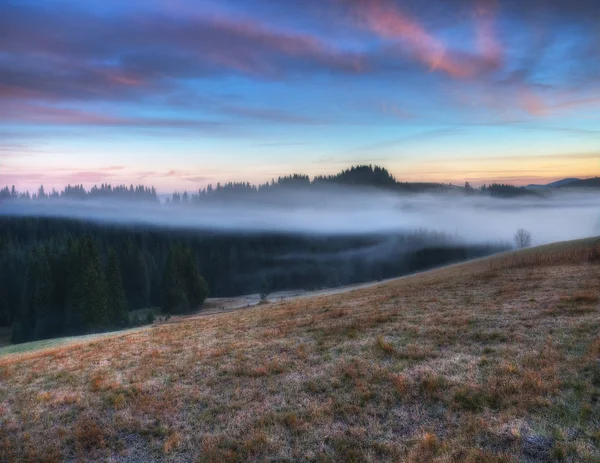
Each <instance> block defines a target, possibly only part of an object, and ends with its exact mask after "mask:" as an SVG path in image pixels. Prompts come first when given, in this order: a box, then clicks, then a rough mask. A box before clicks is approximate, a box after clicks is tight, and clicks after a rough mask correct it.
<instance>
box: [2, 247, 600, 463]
mask: <svg viewBox="0 0 600 463" xmlns="http://www.w3.org/2000/svg"><path fill="white" fill-rule="evenodd" d="M595 245H596V243H595V242H585V243H583V244H582V243H576V244H575V245H564V244H563V245H561V246H555V247H550V248H545V249H542V250H539V249H538V250H528V251H526V252H525V253H523V254H514V255H513V254H510V255H503V256H498V257H495V258H492V259H488V260H481V261H477V262H474V263H470V264H461V265H458V266H455V267H451V268H446V269H442V270H438V271H433V272H429V273H426V274H423V275H419V276H415V277H411V278H406V279H402V280H397V281H394V282H391V283H386V284H383V285H381V286H377V287H372V288H366V289H360V290H357V291H354V292H351V293H345V294H340V295H336V296H327V297H319V298H314V299H304V300H299V301H294V302H281V303H270V304H268V305H265V306H261V307H256V308H252V309H248V310H244V311H240V312H236V313H227V314H220V315H213V316H207V317H198V318H193V317H192V318H189V317H188V318H185V319H180V320H175V321H174V323H171V324H167V325H159V326H154V327H151V328H147V329H143V330H138V331H135V332H129V333H124V334H120V335H115V336H112V337H105V338H101V339H94V340H92V341H89V342H87V343H79V344H77V345H67V346H58V347H53V348H50V349H46V350H42V351H36V352H27V353H20V354H14V355H11V356H6V357H3V358H0V461H36V462H37V461H65V460H66V461H78V460H92V461H93V460H96V461H105V460H109V459H110V460H111V461H215V462H216V461H219V462H220V461H248V460H251V461H252V460H254V461H257V460H261V461H262V460H277V461H281V460H288V461H289V460H310V461H381V460H389V461H399V460H400V461H409V462H410V461H412V462H421V461H439V462H453V461H456V462H458V461H471V462H503V461H553V460H554V461H559V460H564V461H600V303H599V298H598V295H599V294H600V265H598V261H597V259H595V257H594V246H595ZM546 253H547V255H546ZM545 256H546V257H545Z"/></svg>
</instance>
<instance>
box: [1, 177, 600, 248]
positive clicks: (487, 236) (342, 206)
mask: <svg viewBox="0 0 600 463" xmlns="http://www.w3.org/2000/svg"><path fill="white" fill-rule="evenodd" d="M0 216H21V217H23V216H25V217H27V216H31V217H57V218H71V219H77V220H88V221H94V222H99V223H110V224H121V225H151V226H156V227H166V228H174V229H198V230H203V231H216V232H218V231H223V232H236V233H265V232H276V233H292V234H293V233H298V234H310V235H313V234H317V235H339V234H341V235H365V234H389V233H399V232H400V233H402V232H411V231H414V230H417V229H428V230H432V231H436V232H442V233H447V234H449V235H453V236H456V237H457V238H460V239H464V240H466V241H468V242H471V243H483V242H490V241H508V240H512V236H513V235H514V232H515V231H516V229H517V228H525V229H527V230H529V231H530V232H531V233H532V236H533V243H534V244H544V243H549V242H554V241H560V240H570V239H577V238H584V237H588V236H594V235H600V194H599V193H598V192H576V193H575V192H565V193H556V194H554V195H552V196H548V197H521V198H515V199H498V198H491V197H489V196H481V195H476V196H465V195H462V194H446V195H401V194H398V193H389V192H384V191H380V190H361V189H356V188H351V189H347V188H329V189H323V190H321V191H318V192H315V191H301V190H282V191H281V194H278V195H277V197H276V198H274V197H270V198H268V199H267V198H261V199H256V198H244V197H239V196H238V197H235V196H232V197H231V198H228V199H226V200H224V199H214V200H206V201H203V202H200V203H197V204H185V205H184V204H169V205H158V204H149V203H144V202H136V203H131V202H120V201H114V200H112V201H98V200H85V201H71V200H65V199H55V200H51V199H45V200H37V201H23V200H16V201H11V200H8V201H3V202H0Z"/></svg>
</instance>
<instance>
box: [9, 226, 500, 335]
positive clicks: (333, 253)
mask: <svg viewBox="0 0 600 463" xmlns="http://www.w3.org/2000/svg"><path fill="white" fill-rule="evenodd" d="M504 249H505V248H504V247H502V246H501V245H489V246H484V245H477V246H469V245H466V244H463V243H457V242H455V240H454V239H452V238H451V237H447V236H445V235H443V234H438V233H433V232H428V231H426V230H417V231H415V232H414V233H404V234H397V235H373V236H306V235H285V234H276V233H255V234H243V233H238V234H231V233H230V234H226V233H213V232H207V231H205V232H201V231H185V230H165V229H160V228H153V227H140V226H135V227H134V226H130V227H126V226H116V225H115V226H112V225H105V224H95V223H91V222H83V221H74V220H67V219H52V218H19V217H0V326H12V327H13V330H12V339H13V342H23V341H30V340H37V339H44V338H50V337H55V336H59V335H67V334H68V335H71V334H79V333H91V332H96V331H103V330H109V329H114V328H120V327H124V326H126V325H127V324H128V316H127V314H128V312H129V311H132V310H137V309H141V308H148V307H160V308H161V309H162V311H163V312H164V313H188V312H190V311H194V310H197V309H198V308H199V307H200V306H201V305H202V302H203V301H204V299H205V298H206V297H207V296H208V295H209V294H210V295H212V296H232V295H240V294H250V293H269V292H271V291H277V290H284V289H317V288H322V287H334V286H339V285H346V284H351V283H356V282H362V281H372V280H379V279H383V278H389V277H394V276H399V275H403V274H407V273H411V272H415V271H418V270H423V269H427V268H432V267H435V266H439V265H443V264H447V263H450V262H456V261H461V260H465V259H468V258H473V257H479V256H484V255H488V254H491V253H494V252H499V251H502V250H504Z"/></svg>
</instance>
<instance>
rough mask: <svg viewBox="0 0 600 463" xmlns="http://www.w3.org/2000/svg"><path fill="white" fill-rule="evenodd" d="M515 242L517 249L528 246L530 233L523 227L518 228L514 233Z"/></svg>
mask: <svg viewBox="0 0 600 463" xmlns="http://www.w3.org/2000/svg"><path fill="white" fill-rule="evenodd" d="M515 244H516V245H517V248H518V249H523V248H528V247H529V246H531V233H529V232H528V231H527V230H525V229H524V228H519V229H518V230H517V233H515Z"/></svg>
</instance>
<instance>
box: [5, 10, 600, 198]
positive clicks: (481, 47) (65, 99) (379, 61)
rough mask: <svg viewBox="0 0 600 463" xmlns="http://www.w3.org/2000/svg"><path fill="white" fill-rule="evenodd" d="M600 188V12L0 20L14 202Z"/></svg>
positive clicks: (158, 13) (59, 15)
mask: <svg viewBox="0 0 600 463" xmlns="http://www.w3.org/2000/svg"><path fill="white" fill-rule="evenodd" d="M356 164H377V165H381V166H384V167H386V168H388V170H390V172H391V173H392V174H394V175H395V176H396V178H397V179H398V180H401V181H427V182H444V183H455V184H462V183H464V182H465V181H470V182H471V183H472V184H481V183H491V182H502V183H511V184H529V183H547V182H550V181H554V180H557V179H560V178H564V177H593V176H597V175H600V2H599V1H598V0H527V1H523V0H453V1H452V2H450V1H446V0H431V1H427V2H423V1H409V0H404V1H400V0H271V1H268V0H194V1H191V0H128V1H127V2H123V1H122V0H102V1H92V0H90V1H85V2H82V1H79V0H77V1H76V0H18V1H13V0H3V1H2V2H0V186H2V185H16V186H17V188H18V189H21V190H25V189H29V190H32V191H34V190H36V189H37V187H38V186H39V185H41V184H44V185H45V186H46V189H49V188H52V187H55V188H57V189H59V188H62V187H63V186H64V185H66V184H83V185H84V186H86V187H89V186H91V185H93V184H101V183H111V184H145V185H154V186H155V187H156V188H157V189H158V190H159V191H160V192H170V191H174V190H177V191H184V190H187V191H194V190H197V189H198V188H202V187H204V186H206V185H208V184H213V185H214V184H216V183H217V182H222V183H223V182H227V181H249V182H252V183H261V182H264V181H268V180H270V179H271V178H276V177H278V176H280V175H285V174H290V173H304V174H308V175H316V174H331V173H335V172H338V171H340V170H342V169H344V168H347V167H349V166H351V165H356Z"/></svg>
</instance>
